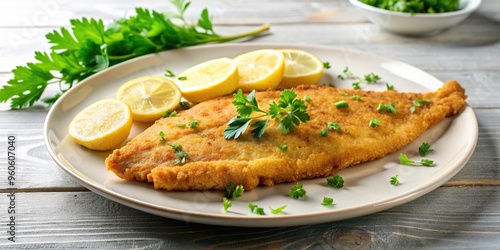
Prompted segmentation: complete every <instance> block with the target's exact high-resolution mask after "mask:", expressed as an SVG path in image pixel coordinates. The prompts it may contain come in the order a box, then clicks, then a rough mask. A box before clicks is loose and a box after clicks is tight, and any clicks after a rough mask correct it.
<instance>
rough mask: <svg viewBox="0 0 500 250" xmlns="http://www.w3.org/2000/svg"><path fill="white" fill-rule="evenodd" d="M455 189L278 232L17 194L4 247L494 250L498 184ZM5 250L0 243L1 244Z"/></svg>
mask: <svg viewBox="0 0 500 250" xmlns="http://www.w3.org/2000/svg"><path fill="white" fill-rule="evenodd" d="M456 189H457V188H448V187H443V188H439V189H437V190H435V191H434V192H431V193H429V194H427V195H425V196H423V197H421V198H419V199H417V200H415V201H412V202H409V203H407V204H405V205H401V206H398V207H396V208H393V209H390V210H387V211H384V212H379V213H377V214H374V215H370V216H364V217H359V218H355V219H350V220H345V221H339V222H332V223H324V224H319V225H308V226H300V227H285V228H238V227H220V226H208V225H200V224H193V223H186V222H184V221H177V220H171V219H167V218H162V217H157V216H154V215H150V214H146V213H143V212H141V211H137V210H134V209H131V208H128V207H125V206H122V205H120V204H117V203H115V202H112V201H110V200H108V199H105V198H102V197H100V196H98V195H96V194H94V193H90V192H71V193H18V194H17V198H18V200H19V209H18V211H19V213H18V214H17V218H18V219H17V221H18V223H19V227H18V230H17V232H16V233H17V234H18V236H17V237H16V238H17V240H18V242H19V243H17V244H16V245H11V246H9V248H10V249H25V248H35V247H36V248H37V249H46V248H54V247H57V248H64V249H78V248H99V249H104V248H106V249H125V248H126V249H136V248H137V249H167V248H168V249H179V248H180V249H201V248H203V249H257V248H259V249H270V248H273V249H344V248H348V249H388V248H390V249H408V248H416V247H425V248H450V247H451V248H484V249H488V248H496V247H497V246H498V245H499V244H500V213H499V211H498V207H499V206H500V187H498V186H496V187H481V188H469V187H464V188H460V192H457V191H456ZM471 200H474V202H467V201H471ZM28 201H30V202H28ZM450 204H454V205H452V206H450ZM438 222H439V223H438ZM5 245H6V243H5V241H0V247H2V246H5Z"/></svg>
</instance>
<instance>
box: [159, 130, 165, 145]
mask: <svg viewBox="0 0 500 250" xmlns="http://www.w3.org/2000/svg"><path fill="white" fill-rule="evenodd" d="M160 141H161V142H165V133H163V131H160Z"/></svg>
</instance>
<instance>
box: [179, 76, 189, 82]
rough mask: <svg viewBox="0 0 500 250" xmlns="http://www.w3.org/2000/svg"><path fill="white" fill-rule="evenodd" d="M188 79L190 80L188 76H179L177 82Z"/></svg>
mask: <svg viewBox="0 0 500 250" xmlns="http://www.w3.org/2000/svg"><path fill="white" fill-rule="evenodd" d="M187 79H188V78H187V76H179V77H178V78H177V80H179V81H186V80H187Z"/></svg>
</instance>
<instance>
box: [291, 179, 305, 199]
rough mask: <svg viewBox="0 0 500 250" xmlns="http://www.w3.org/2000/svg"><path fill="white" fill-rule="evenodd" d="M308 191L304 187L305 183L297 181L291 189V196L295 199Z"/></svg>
mask: <svg viewBox="0 0 500 250" xmlns="http://www.w3.org/2000/svg"><path fill="white" fill-rule="evenodd" d="M306 193H307V191H306V190H305V189H304V185H303V184H302V183H299V182H297V183H296V184H295V185H294V186H293V187H292V188H291V189H290V197H292V198H294V199H298V198H300V197H304V196H306Z"/></svg>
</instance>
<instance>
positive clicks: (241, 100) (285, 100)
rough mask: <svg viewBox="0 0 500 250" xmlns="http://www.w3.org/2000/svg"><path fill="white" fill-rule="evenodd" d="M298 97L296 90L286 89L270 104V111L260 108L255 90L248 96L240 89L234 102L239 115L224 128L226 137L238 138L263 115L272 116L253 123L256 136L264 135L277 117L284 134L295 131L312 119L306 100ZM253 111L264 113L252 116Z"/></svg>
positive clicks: (279, 127) (252, 131)
mask: <svg viewBox="0 0 500 250" xmlns="http://www.w3.org/2000/svg"><path fill="white" fill-rule="evenodd" d="M296 97H297V94H296V93H295V91H293V90H291V89H285V90H284V91H283V92H281V94H280V100H279V101H278V103H276V102H272V103H271V104H270V105H269V111H264V110H262V109H260V108H259V105H258V103H257V100H256V99H255V90H254V91H252V92H251V93H250V94H248V96H246V97H245V96H244V95H243V91H242V90H241V89H240V90H238V92H237V93H236V94H234V101H233V102H232V103H233V105H234V106H236V112H237V113H238V116H236V117H234V118H232V119H231V120H230V121H229V122H228V124H227V125H228V127H227V128H226V130H224V138H225V139H231V138H233V139H237V138H238V137H239V136H240V135H241V134H243V133H244V132H245V131H246V130H247V128H248V126H250V123H251V122H252V121H253V120H254V119H257V118H262V117H270V118H268V119H266V120H258V121H257V122H255V123H253V124H252V125H251V127H252V128H253V129H252V130H251V133H252V134H253V135H254V137H255V138H261V137H262V135H263V134H264V132H265V130H266V127H267V123H268V122H269V120H270V119H275V120H276V121H277V122H278V124H279V125H278V130H279V131H280V132H281V133H282V134H288V133H293V131H295V129H296V128H297V126H299V124H300V123H301V122H302V123H305V122H307V121H309V120H310V117H309V114H307V112H306V111H307V106H306V105H305V104H304V101H303V100H301V99H297V98H296ZM253 112H258V113H262V115H260V116H257V117H250V115H251V114H252V113H253Z"/></svg>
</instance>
